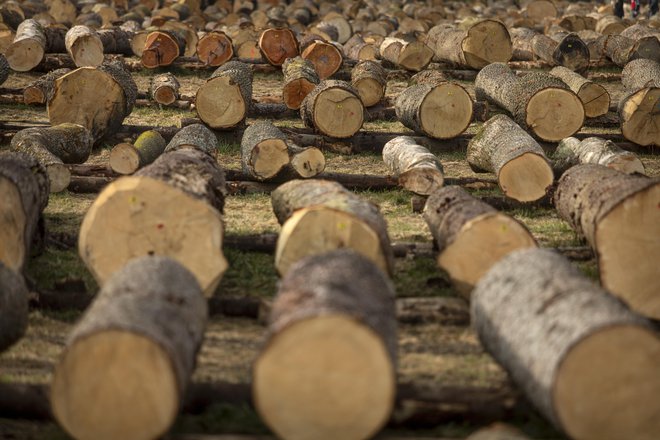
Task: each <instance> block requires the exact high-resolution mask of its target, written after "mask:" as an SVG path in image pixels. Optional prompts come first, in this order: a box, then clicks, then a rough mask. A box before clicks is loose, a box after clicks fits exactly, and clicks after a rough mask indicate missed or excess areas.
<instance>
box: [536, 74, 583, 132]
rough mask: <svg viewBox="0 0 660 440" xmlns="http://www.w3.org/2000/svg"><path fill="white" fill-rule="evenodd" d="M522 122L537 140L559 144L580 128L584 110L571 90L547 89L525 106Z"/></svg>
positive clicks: (537, 94)
mask: <svg viewBox="0 0 660 440" xmlns="http://www.w3.org/2000/svg"><path fill="white" fill-rule="evenodd" d="M525 122H526V124H527V126H528V127H529V128H530V130H532V131H533V132H534V134H536V136H538V137H539V138H541V139H543V140H545V141H548V142H559V141H560V140H562V139H565V138H567V137H570V136H573V135H574V134H575V133H577V132H578V131H579V130H580V128H582V125H583V124H584V106H583V105H582V101H580V98H578V97H577V95H576V94H575V93H573V92H571V91H570V90H565V89H558V88H554V87H548V88H545V89H543V90H541V91H539V92H538V93H536V94H535V95H534V96H532V98H531V99H530V100H529V101H528V102H527V112H526V116H525Z"/></svg>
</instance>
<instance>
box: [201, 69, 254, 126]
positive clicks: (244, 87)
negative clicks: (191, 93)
mask: <svg viewBox="0 0 660 440" xmlns="http://www.w3.org/2000/svg"><path fill="white" fill-rule="evenodd" d="M195 106H196V110H197V115H198V116H199V118H200V119H201V120H202V121H204V123H205V124H206V125H208V126H209V127H211V128H216V129H229V128H234V127H236V126H237V125H239V124H241V123H242V122H243V121H245V118H246V117H247V115H248V113H249V112H250V110H251V108H252V69H251V68H250V66H248V65H247V64H245V63H241V62H239V61H230V62H228V63H225V64H223V65H222V66H220V67H218V69H217V70H216V71H215V72H213V75H211V77H210V78H209V79H208V81H206V83H204V84H202V86H201V87H200V88H199V89H198V90H197V94H196V97H195Z"/></svg>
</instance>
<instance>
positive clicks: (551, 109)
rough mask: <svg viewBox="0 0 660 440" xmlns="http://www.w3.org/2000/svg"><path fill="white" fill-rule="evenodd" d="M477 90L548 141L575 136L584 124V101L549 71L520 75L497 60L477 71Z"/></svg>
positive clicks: (519, 122)
mask: <svg viewBox="0 0 660 440" xmlns="http://www.w3.org/2000/svg"><path fill="white" fill-rule="evenodd" d="M475 93H476V96H477V99H479V100H487V101H489V102H492V103H493V104H496V105H498V106H499V107H501V108H503V109H504V110H506V111H507V112H509V113H510V114H511V115H512V117H513V119H514V120H515V121H516V122H517V123H518V124H519V125H520V126H521V127H522V128H523V129H527V130H530V131H531V132H532V133H533V134H534V135H535V136H537V137H539V138H540V139H542V140H545V141H548V142H556V141H560V140H561V139H564V138H566V137H569V136H572V135H573V134H575V133H576V132H577V131H578V130H580V128H581V127H582V124H583V123H584V107H583V105H582V101H580V99H579V98H578V97H577V95H576V94H575V93H573V92H572V91H571V90H570V89H569V88H568V86H567V85H566V84H564V83H563V82H562V81H561V80H560V79H559V78H556V77H554V76H552V75H549V74H547V73H541V72H534V73H529V74H527V75H525V76H523V77H522V78H518V77H517V76H516V75H515V74H514V73H513V72H512V71H511V69H510V68H509V67H508V66H507V65H506V64H503V63H493V64H490V65H488V66H486V67H484V68H483V69H482V70H481V71H480V72H479V73H478V74H477V79H476V80H475Z"/></svg>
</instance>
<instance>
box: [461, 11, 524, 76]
mask: <svg viewBox="0 0 660 440" xmlns="http://www.w3.org/2000/svg"><path fill="white" fill-rule="evenodd" d="M461 48H462V49H463V54H464V56H465V61H466V62H467V64H468V65H469V66H472V67H473V68H477V69H480V68H482V67H486V66H487V65H489V64H490V63H506V62H508V61H509V60H510V59H511V56H512V55H513V45H512V43H511V37H510V36H509V32H508V31H507V29H506V27H505V26H504V25H503V24H502V23H499V22H496V21H492V20H485V21H482V22H480V23H477V24H475V25H474V26H472V27H471V28H470V30H468V33H467V37H466V38H465V39H463V41H462V42H461Z"/></svg>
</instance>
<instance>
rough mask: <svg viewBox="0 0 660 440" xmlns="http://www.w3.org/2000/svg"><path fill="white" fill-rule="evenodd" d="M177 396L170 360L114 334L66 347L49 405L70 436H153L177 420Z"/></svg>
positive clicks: (151, 345)
mask: <svg viewBox="0 0 660 440" xmlns="http://www.w3.org/2000/svg"><path fill="white" fill-rule="evenodd" d="M99 367H102V368H99ZM118 380H119V381H120V383H118V382H117V381H118ZM178 394H179V393H178V384H177V379H176V376H175V373H174V371H173V368H172V362H171V360H170V358H169V356H168V353H166V352H165V350H164V349H163V348H162V347H161V346H160V345H158V344H157V343H155V342H153V341H151V340H149V339H147V338H145V337H143V336H139V335H137V334H134V333H129V332H126V331H119V330H113V331H103V332H99V333H96V334H93V335H91V336H89V337H86V338H83V339H81V340H79V341H77V342H75V343H74V345H73V346H71V347H70V348H69V349H67V351H66V352H65V353H64V357H63V359H62V361H61V362H60V364H59V365H58V367H57V369H56V370H55V374H54V378H53V383H52V389H51V405H52V408H53V413H54V415H55V418H56V419H57V420H58V422H59V423H60V424H61V425H62V426H63V427H64V428H65V429H66V430H67V431H68V432H69V433H70V434H71V435H72V436H73V437H75V438H80V439H92V438H95V439H99V440H106V439H107V440H110V439H117V438H158V437H160V436H161V435H163V434H164V433H165V432H166V431H167V429H168V428H169V427H170V425H171V424H172V422H173V421H174V419H175V418H176V414H177V412H178V408H179V395H178ZM90 404H93V407H94V410H93V411H90Z"/></svg>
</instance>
